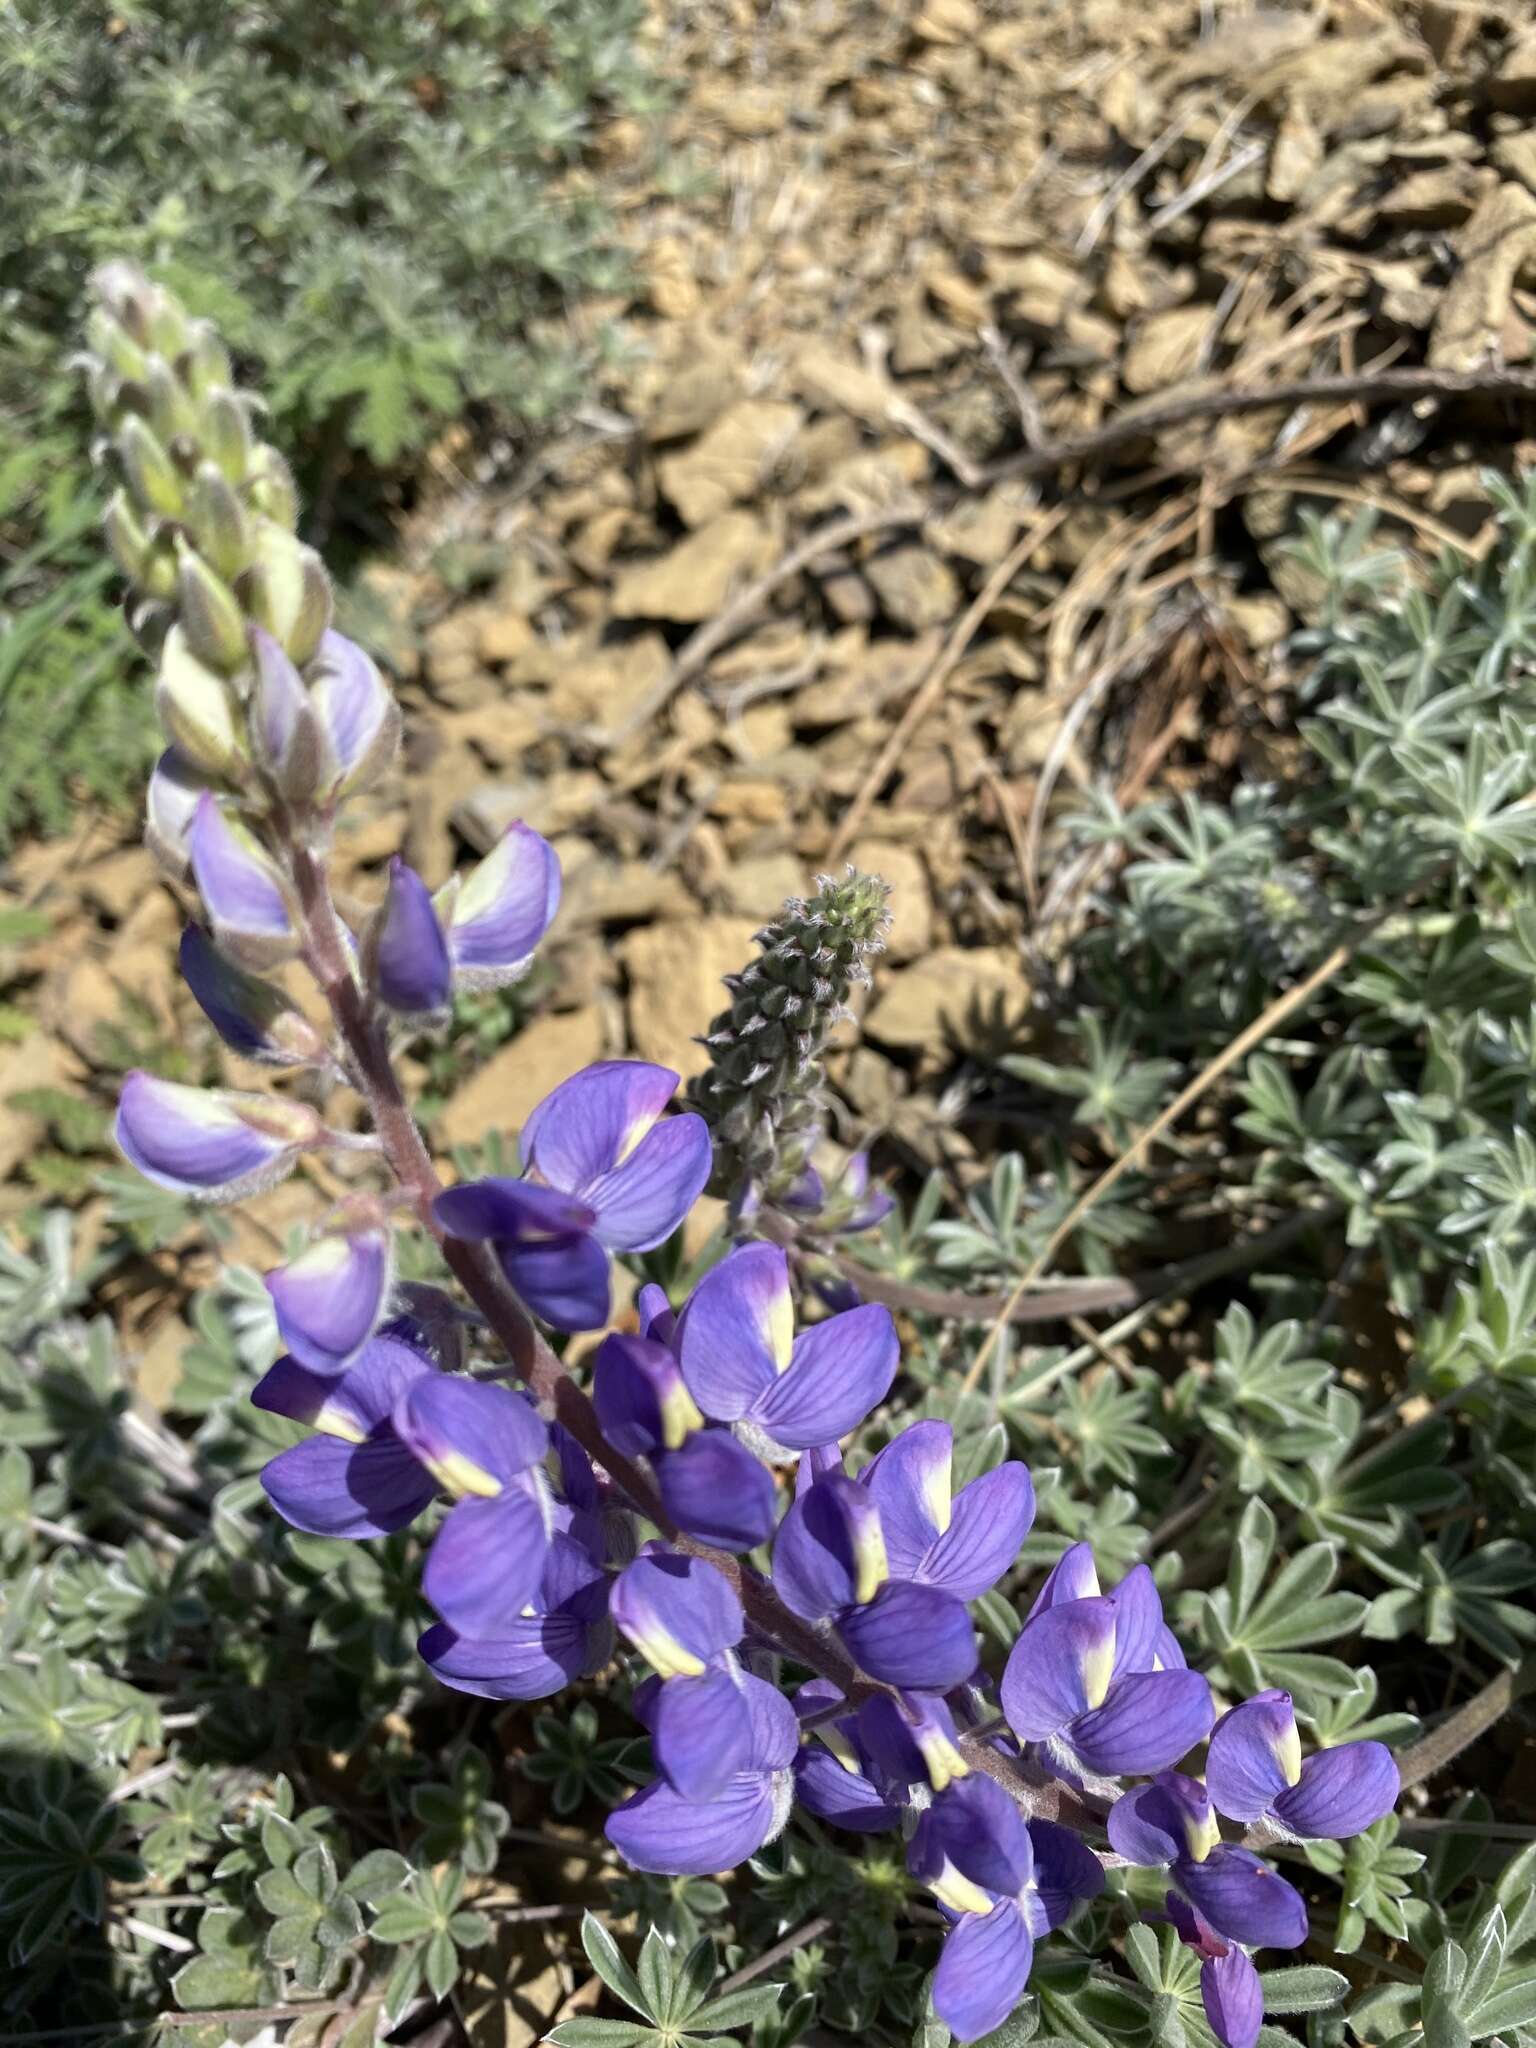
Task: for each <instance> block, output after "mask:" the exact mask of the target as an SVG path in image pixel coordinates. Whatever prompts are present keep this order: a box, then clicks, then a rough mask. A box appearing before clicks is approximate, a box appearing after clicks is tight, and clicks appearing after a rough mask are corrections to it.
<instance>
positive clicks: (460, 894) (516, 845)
mask: <svg viewBox="0 0 1536 2048" xmlns="http://www.w3.org/2000/svg"><path fill="white" fill-rule="evenodd" d="M438 903H439V907H440V908H442V909H443V913H444V915H445V916H446V918H447V921H448V950H449V953H450V954H451V956H452V960H453V977H454V980H455V981H456V982H457V984H458V985H459V987H460V988H474V989H484V988H504V987H505V986H506V985H507V984H508V983H509V982H513V981H517V980H519V979H520V978H521V977H522V976H523V975H524V974H526V973H527V971H528V968H529V966H530V964H531V962H532V960H533V955H534V951H535V949H536V947H537V946H538V943H539V941H540V939H542V938H543V936H544V934H545V932H546V931H548V929H549V927H550V925H551V923H552V922H553V920H554V915H555V912H556V911H557V910H558V909H559V907H560V862H559V860H558V858H557V857H556V854H555V849H554V848H553V847H552V846H551V845H550V844H549V841H548V840H547V839H541V838H540V836H539V834H538V833H537V832H535V831H534V829H533V827H532V826H531V825H524V824H522V823H518V824H515V825H509V826H508V827H507V830H506V831H505V833H504V834H503V835H502V837H501V838H500V839H499V840H498V841H497V843H496V845H495V846H493V847H492V848H491V850H490V852H489V853H488V854H487V855H486V856H485V858H484V860H482V861H481V862H480V863H479V865H478V866H477V867H475V868H473V869H472V870H471V871H470V873H469V874H468V875H467V876H466V877H465V878H464V880H463V881H462V882H451V883H450V884H449V886H448V888H447V889H446V890H445V891H443V892H442V894H441V895H440V896H439V898H438ZM673 1086H674V1087H675V1086H676V1083H675V1082H674V1083H673ZM525 1137H526V1133H525Z"/></svg>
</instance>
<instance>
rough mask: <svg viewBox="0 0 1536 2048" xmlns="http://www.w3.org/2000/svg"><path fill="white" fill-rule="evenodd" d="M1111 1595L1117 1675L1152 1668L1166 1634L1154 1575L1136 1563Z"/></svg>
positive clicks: (1117, 1676) (1142, 1565)
mask: <svg viewBox="0 0 1536 2048" xmlns="http://www.w3.org/2000/svg"><path fill="white" fill-rule="evenodd" d="M1109 1598H1110V1599H1111V1600H1113V1601H1114V1603H1115V1676H1116V1678H1122V1677H1124V1676H1125V1674H1126V1673H1127V1672H1128V1671H1151V1670H1152V1669H1153V1668H1154V1667H1155V1665H1156V1663H1157V1650H1158V1644H1159V1642H1160V1640H1161V1638H1162V1633H1163V1603H1162V1601H1161V1600H1160V1599H1159V1598H1158V1592H1157V1587H1156V1585H1155V1584H1154V1582H1153V1578H1152V1574H1151V1572H1150V1571H1148V1569H1147V1567H1146V1566H1145V1565H1144V1564H1134V1565H1132V1566H1131V1569H1130V1570H1129V1571H1128V1572H1127V1573H1126V1575H1125V1577H1124V1578H1123V1579H1122V1580H1121V1581H1120V1583H1119V1585H1118V1586H1116V1588H1115V1590H1114V1592H1113V1593H1111V1594H1110V1595H1109Z"/></svg>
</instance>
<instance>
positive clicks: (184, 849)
mask: <svg viewBox="0 0 1536 2048" xmlns="http://www.w3.org/2000/svg"><path fill="white" fill-rule="evenodd" d="M207 787H208V783H207V779H206V777H205V776H204V775H203V774H202V773H201V772H200V771H199V769H198V768H197V767H196V766H195V765H194V763H193V762H191V761H189V760H188V759H187V757H186V755H185V754H183V753H182V752H180V750H179V749H178V748H176V747H167V748H166V750H165V752H164V753H163V754H162V755H161V756H160V758H159V760H158V761H157V762H156V763H155V765H154V767H153V769H152V770H151V771H150V777H149V788H148V790H147V791H146V793H145V799H144V839H145V843H146V844H147V845H148V847H149V850H150V852H151V853H152V854H153V855H154V857H155V859H156V860H157V861H158V862H159V863H160V865H161V867H162V868H163V869H164V870H165V872H166V873H167V874H168V875H169V876H170V877H171V878H172V880H173V881H177V882H185V881H186V880H187V879H188V877H189V876H190V875H191V873H192V855H191V852H190V851H189V849H188V845H187V841H188V839H189V837H190V836H191V832H192V820H193V818H194V817H195V816H196V815H197V804H198V799H199V798H200V797H201V796H202V794H203V792H204V791H205V790H206V789H207Z"/></svg>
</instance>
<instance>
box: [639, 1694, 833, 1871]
mask: <svg viewBox="0 0 1536 2048" xmlns="http://www.w3.org/2000/svg"><path fill="white" fill-rule="evenodd" d="M655 1698H656V1695H655V1694H652V1695H650V1696H649V1697H647V1696H646V1695H645V1694H644V1692H643V1689H642V1693H641V1694H640V1695H637V1697H636V1701H635V1706H636V1711H637V1712H639V1713H640V1714H641V1715H642V1718H643V1717H644V1715H645V1714H646V1713H647V1712H650V1711H653V1709H654V1704H655ZM736 1711H737V1712H738V1713H739V1714H741V1715H742V1718H743V1719H744V1721H745V1723H746V1740H745V1744H744V1752H743V1754H744V1759H745V1760H744V1763H743V1765H742V1768H741V1769H740V1770H738V1771H737V1772H736V1773H735V1774H734V1775H733V1776H732V1777H731V1778H730V1780H729V1781H728V1782H727V1784H726V1786H725V1788H724V1790H723V1791H722V1792H721V1793H720V1794H719V1795H718V1797H716V1798H713V1799H708V1800H699V1799H685V1798H684V1797H683V1795H682V1794H681V1793H680V1792H678V1791H677V1790H676V1789H675V1788H674V1787H673V1786H672V1785H670V1784H668V1783H667V1782H666V1781H665V1780H664V1779H661V1778H658V1779H656V1780H655V1782H654V1783H652V1784H650V1785H647V1786H646V1787H645V1788H644V1790H643V1791H640V1792H637V1793H636V1794H635V1796H634V1798H633V1799H630V1800H628V1801H626V1802H625V1804H624V1805H623V1806H621V1807H620V1808H619V1809H618V1810H617V1812H615V1813H612V1814H610V1815H609V1817H608V1825H607V1829H606V1833H607V1836H608V1839H609V1841H610V1842H612V1843H613V1844H614V1846H615V1848H617V1849H618V1850H619V1852H620V1854H621V1855H623V1856H624V1857H625V1858H626V1859H627V1861H628V1862H630V1863H632V1864H633V1865H634V1867H635V1869H636V1870H652V1871H658V1872H661V1873H663V1874H665V1875H668V1876H673V1877H705V1876H708V1874H709V1873H710V1872H711V1871H716V1870H731V1869H734V1868H735V1866H736V1865H737V1864H738V1863H743V1862H745V1861H746V1859H747V1857H749V1856H755V1855H756V1854H757V1852H758V1850H759V1849H761V1848H762V1847H763V1845H764V1843H766V1842H770V1841H772V1839H773V1837H774V1836H775V1835H776V1834H778V1832H779V1830H780V1829H781V1828H782V1827H783V1825H784V1823H785V1821H786V1820H788V1818H789V1810H790V1807H791V1805H792V1804H793V1801H794V1784H795V1781H794V1773H793V1770H792V1769H791V1766H792V1765H793V1763H794V1760H795V1751H796V1749H797V1748H798V1747H799V1741H800V1727H799V1723H798V1722H797V1721H796V1719H795V1710H794V1708H793V1707H792V1706H791V1705H790V1704H789V1701H788V1700H787V1699H785V1697H784V1695H783V1694H782V1693H781V1692H780V1691H779V1690H778V1688H777V1687H776V1686H772V1685H768V1684H767V1683H765V1681H764V1680H762V1679H760V1678H752V1677H749V1676H746V1675H744V1676H743V1677H742V1680H741V1692H740V1703H739V1706H738V1708H737V1710H736Z"/></svg>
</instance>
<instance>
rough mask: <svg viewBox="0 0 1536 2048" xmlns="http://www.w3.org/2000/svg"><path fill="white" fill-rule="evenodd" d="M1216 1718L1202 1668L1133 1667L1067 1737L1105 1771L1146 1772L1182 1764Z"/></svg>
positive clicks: (1079, 1752)
mask: <svg viewBox="0 0 1536 2048" xmlns="http://www.w3.org/2000/svg"><path fill="white" fill-rule="evenodd" d="M1058 1611H1059V1610H1058ZM1215 1718H1216V1709H1215V1707H1214V1705H1213V1704H1212V1702H1211V1688H1210V1687H1209V1686H1208V1685H1207V1684H1206V1682H1205V1680H1204V1678H1203V1677H1202V1676H1201V1674H1200V1673H1199V1672H1198V1671H1133V1672H1132V1673H1131V1674H1130V1675H1129V1677H1126V1678H1117V1679H1116V1680H1115V1681H1114V1683H1113V1684H1112V1685H1111V1686H1110V1688H1109V1693H1108V1696H1107V1697H1106V1699H1105V1701H1104V1704H1103V1706H1102V1707H1096V1708H1095V1709H1094V1710H1093V1712H1092V1713H1090V1714H1084V1715H1083V1716H1082V1717H1081V1718H1080V1719H1079V1720H1076V1721H1074V1722H1073V1723H1072V1725H1071V1726H1070V1727H1069V1728H1067V1729H1066V1730H1064V1732H1063V1740H1064V1741H1065V1742H1066V1743H1067V1744H1068V1746H1069V1747H1070V1748H1071V1750H1072V1753H1073V1755H1074V1756H1075V1757H1077V1758H1078V1759H1079V1760H1080V1761H1081V1762H1082V1763H1083V1764H1084V1765H1086V1767H1087V1768H1088V1769H1089V1770H1090V1771H1093V1772H1095V1773H1096V1774H1097V1775H1099V1776H1101V1777H1121V1776H1130V1777H1140V1776H1142V1775H1143V1774H1144V1773H1146V1772H1148V1771H1163V1770H1167V1769H1168V1768H1169V1767H1170V1766H1171V1765H1173V1764H1176V1763H1177V1762H1178V1760H1179V1758H1180V1757H1181V1756H1185V1755H1187V1754H1188V1752H1189V1751H1190V1750H1192V1749H1193V1748H1194V1746H1195V1744H1196V1743H1197V1742H1200V1741H1203V1740H1204V1738H1205V1737H1206V1735H1208V1734H1209V1733H1210V1727H1211V1723H1212V1721H1213V1720H1214V1719H1215Z"/></svg>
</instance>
